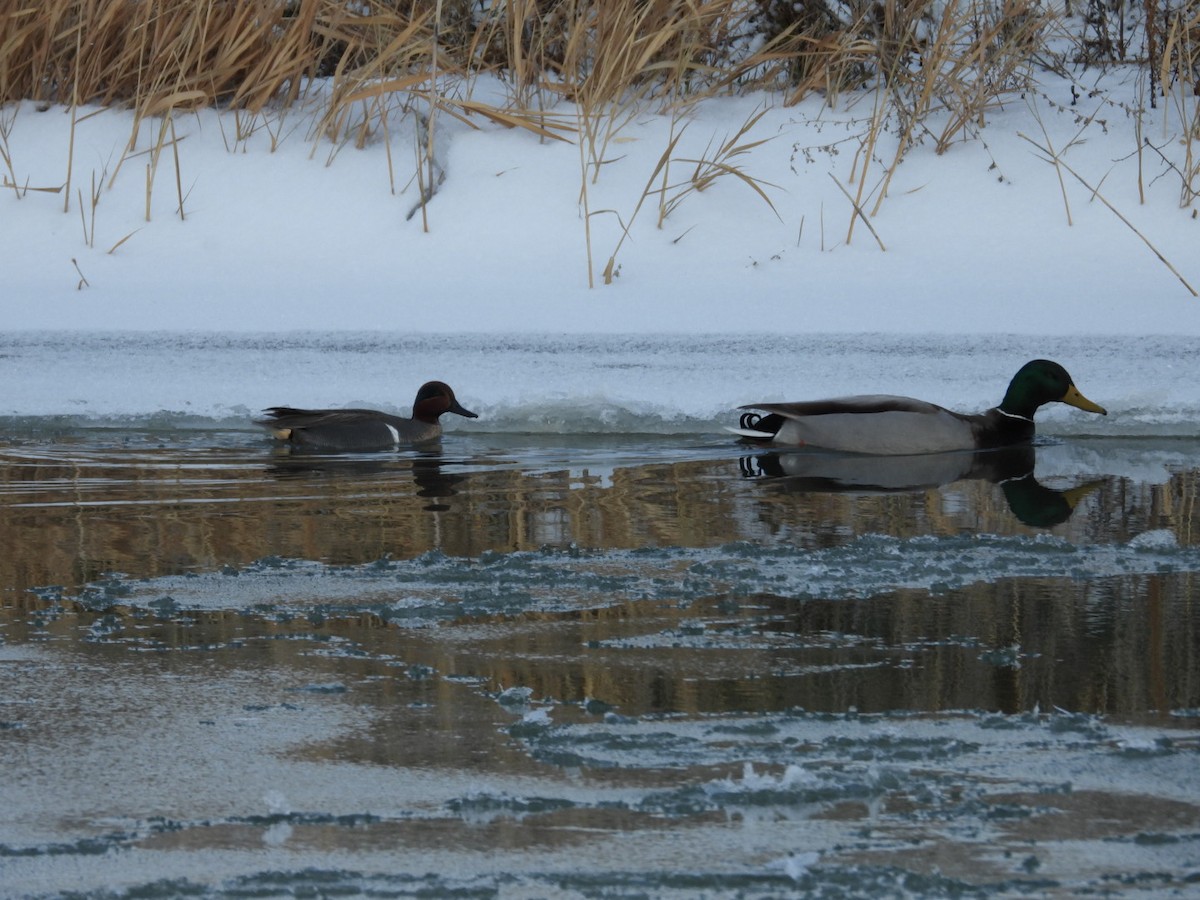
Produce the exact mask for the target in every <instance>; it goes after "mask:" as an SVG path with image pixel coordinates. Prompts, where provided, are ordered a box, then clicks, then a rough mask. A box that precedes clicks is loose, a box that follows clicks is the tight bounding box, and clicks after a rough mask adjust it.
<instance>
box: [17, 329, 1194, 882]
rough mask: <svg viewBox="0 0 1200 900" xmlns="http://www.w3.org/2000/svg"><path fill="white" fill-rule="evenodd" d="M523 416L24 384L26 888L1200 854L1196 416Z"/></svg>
mask: <svg viewBox="0 0 1200 900" xmlns="http://www.w3.org/2000/svg"><path fill="white" fill-rule="evenodd" d="M11 352H16V353H19V352H20V348H18V349H17V350H16V351H11ZM143 358H145V357H144V356H143ZM1077 377H1078V375H1077ZM1081 382H1082V379H1081ZM1080 386H1081V387H1082V388H1083V389H1084V391H1085V393H1087V394H1088V395H1089V396H1091V397H1092V399H1095V400H1097V401H1100V402H1105V401H1106V400H1107V398H1106V397H1105V396H1103V395H1102V394H1100V393H1099V392H1097V391H1095V390H1091V389H1089V388H1088V387H1087V385H1086V384H1084V383H1081V385H1080ZM82 390H83V387H82V386H81V391H82ZM463 393H468V392H466V391H462V390H461V389H460V395H461V394H463ZM278 399H279V400H280V401H282V402H296V400H297V398H295V397H280V398H278ZM468 405H470V404H469V403H468ZM517 408H518V407H514V408H513V409H517ZM134 412H136V410H135V411H134ZM510 412H511V411H510ZM1156 415H1157V414H1156ZM1160 418H1161V416H1160ZM520 419H521V416H520V415H519V414H517V413H515V412H512V413H511V415H510V416H509V418H508V419H506V421H508V422H509V423H510V424H509V427H508V428H507V429H506V430H488V423H487V421H486V419H481V420H479V421H478V422H472V423H469V424H466V425H462V426H461V427H458V428H457V429H456V430H455V431H453V432H452V433H451V434H449V435H448V436H447V437H446V438H445V439H444V441H443V442H442V446H441V447H440V449H439V450H437V451H436V452H415V451H405V452H398V453H384V454H365V455H357V456H345V455H328V456H306V455H297V454H292V453H288V452H286V451H283V450H280V449H278V448H275V447H273V446H272V445H271V444H270V442H268V441H266V440H265V439H264V438H263V437H262V436H261V435H259V434H258V433H256V432H255V431H254V430H253V429H251V428H250V427H249V426H248V425H247V424H246V423H245V422H239V421H237V420H236V418H235V417H233V416H218V417H213V416H201V417H199V418H195V417H181V416H180V415H179V414H169V415H167V414H164V415H144V414H136V415H132V416H130V417H128V418H121V417H119V416H116V415H114V414H105V415H103V416H100V417H92V418H89V417H88V416H71V417H67V418H64V417H61V416H46V415H41V414H31V413H28V412H22V413H21V414H20V415H17V416H13V417H10V419H9V420H8V421H7V423H6V427H5V429H4V432H3V433H4V434H5V437H4V439H3V441H0V540H2V541H3V546H4V548H5V550H4V553H3V555H2V557H0V754H2V758H3V760H4V775H3V777H2V778H0V895H3V896H6V897H8V896H12V897H70V896H79V897H82V896H88V897H176V896H199V897H250V896H252V897H274V896H314V897H315V896H353V895H358V894H362V895H369V896H382V897H418V896H420V897H428V896H438V897H564V898H565V897H569V898H591V897H605V898H612V897H622V898H624V897H630V898H632V897H667V898H671V897H696V896H708V897H725V896H737V897H746V898H759V897H764V898H765V897H780V896H808V897H894V896H913V897H928V896H933V897H937V896H947V897H977V896H978V897H997V896H999V897H1025V896H1047V897H1055V896H1080V895H1088V896H1097V895H1099V896H1145V897H1160V896H1198V895H1200V780H1198V779H1197V778H1196V777H1195V772H1196V770H1197V762H1198V756H1200V611H1198V609H1197V605H1198V604H1197V600H1198V598H1200V585H1198V581H1197V579H1198V577H1200V529H1198V527H1197V524H1198V523H1197V486H1198V483H1200V463H1198V460H1200V455H1198V453H1197V451H1198V450H1200V439H1197V438H1195V437H1193V436H1189V435H1188V434H1187V433H1186V432H1187V431H1188V426H1187V423H1186V422H1183V423H1180V422H1179V421H1173V422H1172V423H1170V428H1169V429H1166V430H1158V431H1156V430H1155V429H1154V428H1141V429H1136V428H1135V429H1123V430H1115V431H1113V432H1112V433H1101V434H1098V435H1085V434H1075V433H1070V430H1069V429H1067V430H1065V431H1064V429H1061V428H1060V429H1058V433H1051V434H1050V435H1049V436H1048V437H1046V438H1044V439H1042V440H1041V441H1039V444H1038V445H1037V446H1036V447H1034V448H1032V449H1026V450H1019V451H1015V452H1003V453H993V454H984V455H981V456H974V455H972V454H953V455H949V456H946V457H930V458H923V459H921V460H916V461H914V460H907V461H906V460H890V461H880V460H862V459H855V458H852V457H844V456H831V455H823V454H816V453H793V454H786V453H785V454H773V453H764V452H760V451H751V450H747V449H746V448H743V447H740V446H739V445H738V444H736V443H735V442H733V441H732V440H731V439H728V438H727V437H725V436H722V435H720V434H718V433H715V432H711V431H703V430H700V429H693V430H690V431H684V432H683V433H675V434H648V433H624V434H623V433H613V434H598V433H595V432H594V431H585V430H583V429H575V430H573V431H572V430H571V429H570V428H568V429H565V430H564V431H563V433H544V432H543V433H533V431H531V430H529V429H521V428H520V427H517V426H515V425H513V424H512V423H514V422H518V421H520ZM1130 430H1132V431H1134V432H1139V431H1140V432H1141V433H1133V434H1130V433H1126V432H1128V431H1130Z"/></svg>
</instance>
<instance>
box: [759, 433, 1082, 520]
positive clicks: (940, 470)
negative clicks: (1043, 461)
mask: <svg viewBox="0 0 1200 900" xmlns="http://www.w3.org/2000/svg"><path fill="white" fill-rule="evenodd" d="M1036 461H1037V456H1036V451H1035V449H1034V447H1033V446H1032V445H1029V444H1023V445H1019V446H1014V447H1004V448H1000V449H997V450H983V451H976V452H970V451H958V452H952V453H924V454H921V455H919V456H870V455H864V454H842V453H818V452H813V451H811V450H797V451H794V452H777V451H776V452H768V453H761V454H758V455H755V456H743V457H742V458H741V460H740V467H741V472H742V475H743V476H744V477H746V478H768V479H778V484H779V485H780V486H781V487H782V488H783V489H784V490H788V491H797V492H811V493H893V492H894V493H905V492H914V491H921V490H928V489H930V488H938V487H942V486H944V485H948V484H953V483H954V482H956V481H969V480H982V481H988V482H991V483H992V484H998V485H999V486H1000V489H1001V490H1002V491H1003V492H1004V499H1005V500H1006V501H1007V503H1008V507H1009V509H1010V510H1012V513H1013V515H1014V516H1016V517H1017V518H1018V519H1019V520H1020V521H1021V522H1023V523H1024V524H1026V525H1030V526H1033V527H1037V528H1050V527H1053V526H1054V525H1059V524H1061V523H1062V522H1065V521H1067V519H1069V518H1070V517H1071V513H1072V512H1073V511H1074V510H1075V507H1076V506H1077V505H1078V504H1079V502H1080V500H1082V499H1083V498H1084V497H1086V496H1087V495H1088V494H1090V493H1091V492H1092V491H1093V490H1095V489H1096V488H1097V487H1099V486H1100V484H1101V483H1102V482H1100V481H1093V482H1088V483H1086V484H1082V485H1080V486H1079V487H1075V488H1071V489H1069V490H1065V491H1059V490H1055V489H1053V488H1048V487H1046V486H1045V485H1043V484H1041V483H1040V482H1038V480H1037V479H1036V478H1035V477H1034V464H1035V463H1036Z"/></svg>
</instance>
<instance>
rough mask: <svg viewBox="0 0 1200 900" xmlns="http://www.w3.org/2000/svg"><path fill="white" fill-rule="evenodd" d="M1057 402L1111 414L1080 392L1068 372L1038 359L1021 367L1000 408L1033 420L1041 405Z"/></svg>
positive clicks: (1089, 410) (1047, 361) (1104, 414)
mask: <svg viewBox="0 0 1200 900" xmlns="http://www.w3.org/2000/svg"><path fill="white" fill-rule="evenodd" d="M1055 401H1057V402H1059V403H1066V404H1068V405H1069V406H1074V407H1076V408H1078V409H1082V410H1086V411H1087V412H1094V413H1100V415H1102V416H1106V415H1108V411H1107V410H1105V409H1104V407H1103V406H1097V405H1096V404H1095V403H1093V402H1092V401H1091V400H1089V399H1088V398H1087V397H1085V396H1083V394H1081V393H1079V389H1078V388H1076V387H1075V384H1074V382H1072V381H1071V376H1070V375H1068V374H1067V370H1066V369H1064V368H1063V367H1062V366H1060V365H1059V364H1058V363H1056V362H1051V361H1050V360H1048V359H1035V360H1033V361H1032V362H1027V363H1025V365H1023V366H1021V370H1020V371H1019V372H1017V374H1016V375H1014V376H1013V380H1012V381H1011V382H1009V385H1008V393H1006V394H1005V395H1004V401H1003V402H1002V403H1001V404H1000V409H1001V410H1002V411H1003V412H1006V413H1009V414H1010V415H1014V416H1024V417H1025V418H1027V419H1032V418H1033V414H1034V413H1035V412H1036V411H1037V408H1038V407H1039V406H1041V405H1042V404H1044V403H1052V402H1055Z"/></svg>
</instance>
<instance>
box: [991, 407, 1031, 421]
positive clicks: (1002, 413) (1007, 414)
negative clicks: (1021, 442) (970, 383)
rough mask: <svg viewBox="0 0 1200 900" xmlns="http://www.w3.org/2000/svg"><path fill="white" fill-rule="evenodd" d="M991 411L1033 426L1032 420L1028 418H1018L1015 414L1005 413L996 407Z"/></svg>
mask: <svg viewBox="0 0 1200 900" xmlns="http://www.w3.org/2000/svg"><path fill="white" fill-rule="evenodd" d="M993 409H995V410H996V412H998V413H1000V415H1002V416H1008V417H1009V418H1010V419H1020V420H1021V421H1022V422H1028V423H1029V424H1030V425H1032V424H1033V419H1031V418H1029V416H1018V415H1017V414H1016V413H1010V412H1005V411H1004V410H1002V409H1001V408H1000V407H998V406H996V407H993Z"/></svg>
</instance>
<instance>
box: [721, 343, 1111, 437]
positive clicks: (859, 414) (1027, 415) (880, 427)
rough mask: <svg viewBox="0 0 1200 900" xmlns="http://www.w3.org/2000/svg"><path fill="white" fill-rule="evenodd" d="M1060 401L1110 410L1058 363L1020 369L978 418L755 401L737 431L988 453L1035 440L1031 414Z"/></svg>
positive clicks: (905, 400)
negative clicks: (1081, 390) (1000, 396)
mask: <svg viewBox="0 0 1200 900" xmlns="http://www.w3.org/2000/svg"><path fill="white" fill-rule="evenodd" d="M1054 401H1057V402H1059V403H1066V404H1068V405H1070V406H1074V407H1076V408H1078V409H1082V410H1086V411H1087V412H1094V413H1099V414H1100V415H1102V416H1105V415H1108V412H1107V411H1106V410H1105V409H1104V408H1103V407H1101V406H1097V405H1096V404H1095V403H1093V402H1092V401H1091V400H1088V399H1087V398H1086V397H1084V396H1083V394H1081V393H1079V390H1078V388H1076V387H1075V384H1074V382H1073V381H1072V380H1071V376H1070V375H1068V374H1067V370H1066V369H1064V368H1063V367H1062V366H1060V365H1059V364H1058V363H1056V362H1051V361H1050V360H1048V359H1035V360H1033V361H1032V362H1028V363H1026V364H1025V365H1023V366H1022V367H1021V369H1020V371H1019V372H1017V374H1016V375H1014V376H1013V380H1012V381H1011V382H1010V383H1009V385H1008V392H1007V393H1006V394H1005V395H1004V399H1003V400H1002V401H1001V403H1000V405H999V406H995V407H992V408H991V409H989V410H988V411H987V412H984V413H980V414H979V415H966V414H964V413H956V412H951V411H950V410H948V409H944V408H942V407H941V406H937V405H936V404H933V403H926V402H925V401H923V400H913V399H911V398H909V397H893V396H890V395H885V394H878V395H875V394H872V395H867V396H861V397H840V398H836V399H832V400H815V401H809V402H803V403H751V404H749V405H747V406H743V407H740V408H741V409H753V410H761V413H760V412H749V413H744V414H743V415H742V417H741V419H740V421H739V426H740V427H738V428H730V429H729V430H730V431H732V432H733V433H734V434H737V435H739V436H741V437H742V438H744V439H745V440H747V441H750V442H756V443H766V444H772V445H789V446H799V447H818V448H822V449H825V450H839V451H844V452H849V453H872V454H877V455H907V454H918V453H943V452H947V451H951V450H991V449H993V448H996V447H1007V446H1010V445H1012V444H1025V443H1029V442H1030V441H1032V440H1033V436H1034V425H1033V414H1034V413H1035V412H1037V410H1038V407H1040V406H1042V405H1043V404H1045V403H1051V402H1054Z"/></svg>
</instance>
